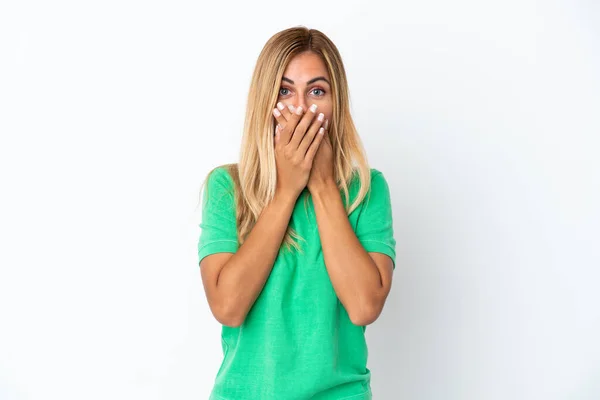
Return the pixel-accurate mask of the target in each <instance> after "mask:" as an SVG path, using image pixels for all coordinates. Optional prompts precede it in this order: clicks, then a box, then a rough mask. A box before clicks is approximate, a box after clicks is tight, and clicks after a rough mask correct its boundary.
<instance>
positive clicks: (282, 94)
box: [279, 88, 290, 96]
mask: <svg viewBox="0 0 600 400" xmlns="http://www.w3.org/2000/svg"><path fill="white" fill-rule="evenodd" d="M282 90H288V91H289V90H290V89H288V88H281V89H279V95H281V96H285V95H286V94H287V93H281V91H282Z"/></svg>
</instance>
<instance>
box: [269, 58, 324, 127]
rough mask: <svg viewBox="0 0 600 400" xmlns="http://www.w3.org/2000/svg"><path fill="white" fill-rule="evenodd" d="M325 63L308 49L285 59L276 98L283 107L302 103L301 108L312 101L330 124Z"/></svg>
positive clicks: (306, 107)
mask: <svg viewBox="0 0 600 400" xmlns="http://www.w3.org/2000/svg"><path fill="white" fill-rule="evenodd" d="M329 82H330V80H329V74H328V73H327V68H326V67H325V63H323V60H321V58H320V57H319V56H318V55H317V54H315V53H312V52H304V53H301V54H298V55H297V56H295V57H294V58H292V60H291V61H290V62H289V64H288V66H287V68H286V70H285V72H284V73H283V78H282V80H281V86H280V87H279V97H278V99H277V101H278V102H279V101H280V102H282V103H283V104H284V105H285V106H289V105H293V106H294V107H299V106H302V109H303V110H304V111H306V110H308V108H309V107H310V106H311V105H313V104H316V105H317V111H316V115H319V113H323V114H325V119H328V120H329V126H331V113H332V108H333V98H332V96H331V85H330V84H329Z"/></svg>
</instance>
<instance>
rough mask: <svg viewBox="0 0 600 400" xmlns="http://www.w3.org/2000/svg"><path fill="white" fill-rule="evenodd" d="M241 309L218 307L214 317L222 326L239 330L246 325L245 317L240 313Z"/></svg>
mask: <svg viewBox="0 0 600 400" xmlns="http://www.w3.org/2000/svg"><path fill="white" fill-rule="evenodd" d="M238 310H239V307H218V308H216V309H215V310H213V316H214V317H215V319H216V320H217V321H218V322H219V323H220V324H222V325H225V326H228V327H231V328H237V327H239V326H240V325H242V324H243V323H244V319H245V316H244V315H241V313H240V312H239V311H238Z"/></svg>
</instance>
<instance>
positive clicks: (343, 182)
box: [202, 26, 371, 251]
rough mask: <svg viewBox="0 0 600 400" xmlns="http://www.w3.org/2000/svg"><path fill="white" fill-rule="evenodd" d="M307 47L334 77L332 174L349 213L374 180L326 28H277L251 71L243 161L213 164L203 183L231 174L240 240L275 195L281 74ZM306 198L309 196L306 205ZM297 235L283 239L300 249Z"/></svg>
mask: <svg viewBox="0 0 600 400" xmlns="http://www.w3.org/2000/svg"><path fill="white" fill-rule="evenodd" d="M304 52H313V53H315V54H317V55H319V56H320V57H321V59H322V60H323V62H324V64H325V66H326V68H327V71H328V73H329V76H330V78H331V94H332V96H333V110H332V117H331V119H330V121H329V131H328V132H329V137H330V139H331V145H332V147H333V164H334V178H335V180H336V182H337V185H338V188H339V189H340V190H341V191H342V193H343V197H342V198H343V202H344V207H345V209H346V212H347V214H348V215H349V214H350V213H351V212H352V211H353V210H354V209H356V207H358V205H359V204H360V202H361V201H362V200H363V199H364V197H365V196H366V194H367V193H368V191H369V188H370V185H371V171H370V167H369V164H368V161H367V157H366V153H365V151H364V148H363V145H362V142H361V140H360V138H359V136H358V132H357V130H356V127H355V126H354V122H353V120H352V117H351V115H350V100H349V91H348V81H347V79H346V72H345V69H344V65H343V63H342V58H341V56H340V53H339V52H338V49H337V48H336V46H335V45H334V44H333V42H332V41H331V40H330V39H329V38H328V37H327V36H325V34H323V33H322V32H320V31H318V30H316V29H308V28H306V27H304V26H297V27H292V28H288V29H285V30H283V31H281V32H278V33H276V34H275V35H273V36H272V37H271V38H270V39H269V40H268V41H267V43H266V44H265V46H264V47H263V49H262V51H261V53H260V55H259V56H258V60H257V62H256V66H255V69H254V73H253V75H252V80H251V83H250V91H249V93H248V101H247V105H246V117H245V120H244V131H243V137H242V145H241V149H240V158H239V163H238V164H225V165H221V166H218V167H215V168H213V169H212V170H211V171H210V172H209V173H208V174H207V176H206V178H205V179H204V182H203V183H202V186H203V185H204V184H205V183H206V181H207V180H208V178H209V177H210V174H211V173H212V172H213V171H215V170H216V169H218V168H221V167H223V168H225V169H226V170H227V171H228V172H229V174H230V175H231V177H232V178H233V182H234V193H235V197H234V198H235V204H236V222H237V235H238V241H239V244H240V245H241V244H242V243H243V242H244V241H245V239H246V236H247V235H248V234H249V233H250V231H251V230H252V228H253V227H254V225H255V224H256V221H257V220H258V217H259V216H260V214H261V211H262V210H263V209H264V208H265V206H266V205H267V204H268V203H269V202H270V201H271V200H272V199H273V197H274V195H275V188H276V180H277V170H276V164H275V149H274V136H273V135H274V132H275V120H274V119H273V116H272V113H271V111H272V109H273V108H275V105H276V102H277V99H278V96H279V90H280V85H281V78H282V76H283V73H284V71H285V69H286V67H287V65H288V63H289V62H290V61H291V59H292V58H294V57H295V56H297V55H298V54H300V53H304ZM355 177H357V178H358V179H359V182H360V189H359V191H358V194H357V196H356V198H355V200H354V202H353V203H352V204H349V193H348V187H349V184H350V182H351V180H352V179H354V178H355ZM206 196H208V193H206ZM307 200H308V197H306V196H305V198H304V205H305V210H306V206H307ZM294 238H296V239H301V240H304V239H303V238H302V237H300V236H299V235H298V234H297V233H296V232H295V231H294V229H292V228H291V227H290V226H288V228H287V231H286V233H285V236H284V239H283V244H284V245H285V247H286V248H287V249H291V247H294V248H296V249H297V250H300V251H301V249H300V247H299V246H298V244H297V243H296V242H295V241H294Z"/></svg>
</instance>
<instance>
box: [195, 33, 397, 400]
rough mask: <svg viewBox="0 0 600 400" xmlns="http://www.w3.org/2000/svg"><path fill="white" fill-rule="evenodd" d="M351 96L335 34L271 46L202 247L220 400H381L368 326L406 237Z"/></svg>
mask: <svg viewBox="0 0 600 400" xmlns="http://www.w3.org/2000/svg"><path fill="white" fill-rule="evenodd" d="M348 97H349V96H348V83H347V81H346V73H345V70H344V66H343V64H342V60H341V57H340V54H339V52H338V50H337V48H336V47H335V45H334V44H333V43H332V42H331V40H330V39H329V38H327V36H325V35H324V34H323V33H321V32H319V31H318V30H315V29H307V28H305V27H294V28H290V29H286V30H284V31H281V32H279V33H277V34H276V35H274V36H273V37H272V38H271V39H269V41H268V42H267V43H266V45H265V46H264V48H263V50H262V52H261V54H260V56H259V58H258V60H257V64H256V68H255V70H254V74H253V77H252V81H251V86H250V92H249V96H248V102H247V110H246V119H245V125H244V136H243V139H242V148H241V156H240V159H239V162H238V163H237V164H228V165H223V166H219V167H217V168H215V169H213V170H212V171H211V172H210V173H209V175H208V176H207V179H206V180H205V183H206V191H205V192H204V197H203V198H204V202H203V209H202V222H201V223H200V228H201V234H200V239H199V242H198V256H199V258H200V271H201V276H202V282H203V285H204V290H205V293H206V297H207V300H208V303H209V306H210V309H211V312H212V313H213V315H214V317H215V318H216V319H217V321H219V322H220V323H221V324H222V325H223V327H222V335H221V339H222V341H221V345H222V349H223V354H224V359H223V362H222V364H221V367H220V369H219V371H218V372H217V375H216V379H215V383H214V387H213V390H212V392H211V397H210V399H211V400H305V399H314V400H342V399H347V400H350V399H352V400H363V399H371V398H372V395H371V387H370V375H371V373H370V370H369V369H368V368H367V366H366V363H367V354H368V351H367V345H366V341H365V336H364V333H365V329H366V325H368V324H370V323H372V322H373V321H375V319H376V318H377V317H378V316H379V315H380V313H381V311H382V309H383V306H384V303H385V300H386V297H387V295H388V293H389V290H390V287H391V281H392V272H393V269H394V268H395V245H396V242H395V239H394V236H393V227H392V210H391V202H390V195H389V190H388V185H387V182H386V180H385V178H384V176H383V175H382V173H381V172H380V171H378V170H376V169H372V168H370V167H369V166H368V164H367V159H366V157H365V155H364V150H363V148H362V144H361V141H360V139H359V136H358V133H357V131H356V128H355V127H354V124H353V122H352V118H351V116H350V110H349V99H348Z"/></svg>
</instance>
